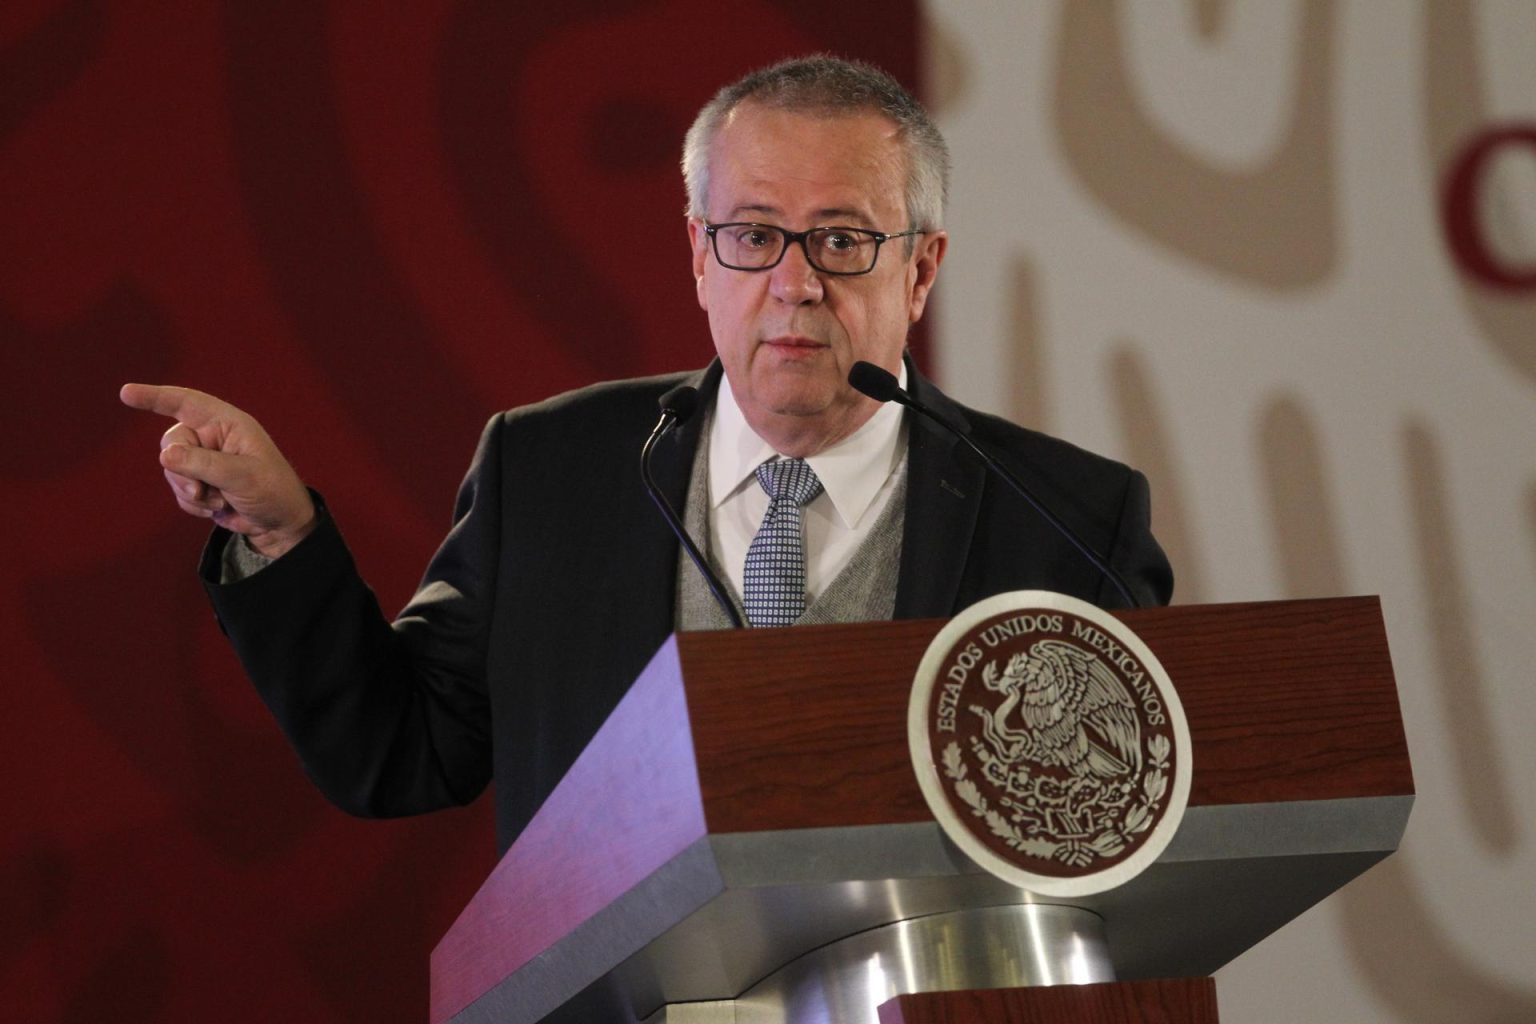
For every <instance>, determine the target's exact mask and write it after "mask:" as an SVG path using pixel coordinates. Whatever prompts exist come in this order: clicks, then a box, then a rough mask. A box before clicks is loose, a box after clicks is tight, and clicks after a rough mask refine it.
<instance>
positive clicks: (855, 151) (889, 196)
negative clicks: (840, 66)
mask: <svg viewBox="0 0 1536 1024" xmlns="http://www.w3.org/2000/svg"><path fill="white" fill-rule="evenodd" d="M899 133H900V130H899V128H898V127H897V126H896V124H895V123H894V122H893V121H891V120H890V119H889V118H888V117H886V116H885V115H883V114H881V113H880V112H879V111H877V110H873V109H855V110H835V111H824V110H799V109H794V110H785V109H780V108H776V107H770V106H767V105H764V104H759V103H752V102H750V101H748V102H744V103H742V104H739V105H738V106H737V107H736V108H735V109H734V110H732V111H731V113H730V115H729V116H728V117H727V119H726V121H725V123H724V124H723V125H722V127H721V130H720V131H719V133H718V134H717V135H716V137H715V140H714V145H713V146H712V147H711V150H710V152H709V155H708V159H709V162H710V179H711V186H712V187H711V192H715V191H716V189H717V188H718V189H719V190H720V192H719V193H717V194H715V195H713V196H711V198H712V199H713V200H715V201H716V202H711V204H710V205H711V206H712V207H714V208H715V216H717V217H718V216H721V215H722V214H724V213H725V212H727V211H726V210H722V209H720V206H719V205H717V203H718V204H728V207H727V209H728V211H729V213H730V215H731V216H732V218H733V219H734V218H735V217H737V216H739V215H744V214H761V215H762V218H761V219H771V218H772V217H773V216H775V215H779V216H811V217H813V218H814V219H816V220H817V222H819V223H825V222H826V221H825V218H827V217H835V218H838V219H843V220H847V219H850V218H853V219H858V220H874V219H879V218H881V217H882V216H888V215H889V214H888V211H884V210H880V209H876V207H880V206H885V205H891V204H895V205H899V206H902V205H904V202H905V200H904V179H905V167H904V164H905V161H904V160H902V159H896V160H893V159H892V157H893V155H904V151H903V150H902V149H901V148H900V142H899V139H898V136H899ZM807 203H814V204H816V205H814V206H813V207H810V208H807V206H806V204H807ZM789 205H793V206H794V207H795V209H794V210H789V209H787V208H786V207H787V206H789ZM743 219H754V218H752V217H744V218H743Z"/></svg>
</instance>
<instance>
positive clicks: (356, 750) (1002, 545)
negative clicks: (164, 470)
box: [202, 362, 1173, 850]
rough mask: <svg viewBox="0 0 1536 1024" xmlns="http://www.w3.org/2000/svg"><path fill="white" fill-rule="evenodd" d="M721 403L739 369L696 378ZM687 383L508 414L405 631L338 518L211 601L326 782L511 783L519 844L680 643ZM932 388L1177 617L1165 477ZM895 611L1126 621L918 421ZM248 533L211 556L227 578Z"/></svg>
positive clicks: (450, 789) (486, 444)
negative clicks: (1025, 600) (668, 644)
mask: <svg viewBox="0 0 1536 1024" xmlns="http://www.w3.org/2000/svg"><path fill="white" fill-rule="evenodd" d="M693 376H694V381H695V383H697V385H698V386H699V387H700V391H701V398H702V399H703V400H704V401H706V402H707V401H712V400H713V398H714V394H715V391H716V390H717V388H718V387H719V382H720V376H721V374H720V368H719V364H718V362H717V363H716V364H714V365H712V366H711V367H710V368H709V369H707V370H705V371H702V372H701V373H699V374H695V375H693ZM685 378H686V375H670V376H665V377H653V378H647V379H643V380H631V381H622V382H618V383H611V384H599V385H595V386H593V387H589V388H585V389H583V390H580V391H576V392H572V393H570V394H567V395H562V396H559V397H557V398H553V399H550V400H548V401H546V402H541V403H539V404H537V405H532V406H527V407H524V408H521V409H515V410H512V411H510V412H505V413H502V414H500V415H498V416H496V417H494V418H493V419H492V420H491V422H490V424H489V425H488V426H487V427H486V430H485V433H484V435H483V436H482V438H481V441H480V446H479V449H478V450H477V451H476V453H475V457H474V461H473V463H472V464H471V466H470V469H469V473H468V476H467V477H466V479H465V481H464V485H463V487H462V489H461V490H460V493H459V498H458V504H457V508H456V511H455V516H454V525H453V528H452V530H451V531H450V532H449V534H448V537H447V539H446V540H445V541H444V542H443V545H442V547H441V548H440V549H439V551H438V552H437V554H436V556H435V557H434V558H433V560H432V562H431V564H430V565H429V566H428V568H427V572H426V574H425V576H424V578H423V580H422V584H421V588H420V589H419V591H418V592H417V594H416V596H415V597H414V598H413V599H412V601H411V603H410V604H409V605H408V606H407V607H406V609H405V610H404V611H403V612H402V613H401V614H400V616H399V618H397V619H396V620H395V622H394V623H393V624H391V623H390V622H389V621H388V620H387V619H386V618H385V617H384V615H383V614H381V612H380V610H379V607H378V604H377V602H376V601H375V599H374V597H373V594H372V592H371V591H370V590H368V588H367V587H366V585H365V584H364V583H363V581H362V579H361V577H360V576H359V575H358V573H357V570H356V568H355V567H354V565H353V562H352V558H351V555H350V554H349V553H348V551H347V549H346V546H345V545H344V544H343V542H342V540H341V535H340V533H339V532H338V531H337V528H336V525H335V523H334V522H333V521H332V520H331V519H330V517H329V515H328V514H322V523H321V525H320V526H319V527H318V528H317V529H316V530H315V532H314V533H312V534H311V535H310V536H309V537H308V538H306V539H305V540H304V541H303V543H301V544H300V545H298V546H297V547H295V548H294V549H293V550H292V551H290V552H289V553H288V554H287V555H285V556H284V557H282V558H281V559H279V560H277V561H276V562H275V563H273V564H272V565H271V566H269V567H268V568H266V569H264V570H263V571H261V572H260V573H257V574H255V575H254V576H251V577H249V578H247V579H245V580H242V581H239V582H236V583H232V584H228V585H222V586H221V585H217V584H215V583H212V582H210V583H209V585H208V589H209V592H210V595H211V597H212V599H213V603H214V606H215V609H216V611H217V613H218V616H219V619H220V622H221V624H222V625H223V627H224V629H225V631H226V632H227V633H228V634H229V636H230V638H231V640H232V641H233V643H234V646H235V649H236V651H237V653H238V654H239V657H240V659H241V661H242V662H243V663H244V665H245V667H246V670H247V672H248V673H249V674H250V676H251V678H252V679H253V680H254V682H255V683H256V686H257V688H258V689H259V690H260V692H261V695H262V697H263V699H264V700H265V701H266V703H267V705H268V706H269V707H270V708H271V710H272V712H273V714H274V715H275V716H276V718H277V720H278V722H279V723H280V725H281V726H282V728H283V730H284V732H285V733H286V734H287V736H288V738H289V740H290V742H292V744H293V745H294V747H295V749H296V750H297V751H298V752H299V755H300V757H301V759H302V760H303V762H304V765H305V768H306V770H307V771H308V772H309V774H310V776H311V778H313V779H314V781H315V782H316V784H317V785H319V787H320V788H321V790H322V791H323V792H324V793H325V794H326V795H327V796H328V797H329V798H330V799H331V800H332V801H334V802H335V803H336V804H338V805H339V806H341V807H342V808H344V809H346V810H348V811H350V812H352V813H355V814H361V815H367V816H393V815H401V814H414V813H420V812H423V811H430V810H435V809H437V808H440V807H445V806H450V805H456V804H463V803H467V802H469V801H470V800H473V799H474V798H475V797H476V796H477V795H478V794H479V793H480V792H481V790H482V789H484V787H485V785H486V783H487V782H489V781H490V780H491V778H492V777H493V776H494V778H495V779H496V780H497V783H498V785H497V786H496V822H497V844H498V848H499V849H500V850H505V849H506V847H508V846H509V845H511V842H512V840H513V839H514V838H515V837H516V835H517V833H518V832H519V831H521V829H522V828H523V826H524V825H525V824H526V823H527V822H528V819H529V818H531V817H532V816H533V813H534V812H535V811H536V810H537V809H538V807H539V805H540V804H541V803H542V802H543V801H544V799H545V797H547V796H548V795H549V793H550V791H551V790H553V788H554V787H555V784H556V783H557V782H558V781H559V780H560V778H561V776H562V775H563V774H564V773H565V770H566V769H567V768H568V767H569V766H570V764H571V763H572V762H573V761H574V760H575V758H576V756H577V754H579V753H580V752H581V750H582V748H583V747H584V746H585V744H586V743H587V741H588V740H589V739H590V738H591V736H592V734H593V733H594V732H596V730H597V728H598V726H599V725H601V724H602V722H603V720H604V719H605V718H606V717H607V715H608V713H609V712H610V711H611V710H612V709H613V707H614V705H615V704H616V703H617V702H618V700H619V698H620V697H621V696H622V695H623V694H624V692H625V689H626V688H627V687H628V685H629V683H630V682H631V680H633V679H634V678H635V677H636V676H637V675H638V674H639V672H640V670H641V669H642V668H643V667H644V666H645V664H646V662H647V661H648V660H649V659H650V657H651V655H652V654H653V653H654V652H655V651H656V649H657V648H658V647H659V646H660V645H661V643H662V642H663V641H664V640H665V639H666V638H667V636H668V635H669V634H670V633H671V632H672V624H673V606H674V601H675V597H676V594H675V591H676V574H677V557H678V544H677V541H676V539H675V538H674V537H673V536H672V535H671V533H670V532H669V531H668V530H667V528H666V525H665V524H664V523H663V521H662V519H661V517H660V516H659V515H658V514H657V512H656V509H655V508H654V507H653V506H652V504H651V500H650V497H649V496H648V495H647V493H646V491H645V489H644V487H643V485H642V483H641V479H640V470H639V454H638V453H639V451H640V447H641V444H642V443H643V441H644V440H645V437H646V435H647V434H648V433H649V431H650V429H651V427H652V426H653V425H654V424H655V421H656V418H657V406H656V402H657V399H658V398H659V397H660V396H661V395H662V394H663V393H664V392H666V391H667V390H668V389H669V388H670V387H672V386H673V385H674V384H676V383H678V382H679V381H681V380H683V379H685ZM909 379H910V381H911V389H912V391H913V393H914V395H915V396H916V397H917V398H918V399H919V400H920V401H922V402H924V403H925V404H927V405H929V406H930V407H931V408H934V409H935V410H937V411H939V412H941V413H942V414H944V415H945V416H947V417H949V418H951V420H952V421H953V422H956V423H957V424H963V425H964V426H965V428H966V429H967V430H969V431H970V433H971V434H972V435H973V437H974V438H975V440H977V441H978V442H979V443H980V444H981V445H982V446H983V447H984V448H987V449H988V450H989V451H993V452H996V453H998V454H999V456H1000V457H1001V458H1002V459H1004V460H1005V461H1006V462H1008V464H1009V465H1010V468H1012V469H1014V471H1015V472H1017V473H1018V474H1019V475H1020V476H1021V477H1023V478H1024V480H1025V482H1026V483H1027V484H1028V485H1029V486H1030V487H1031V488H1032V489H1033V490H1034V492H1035V493H1036V494H1037V495H1038V496H1039V497H1040V498H1041V499H1042V500H1043V501H1044V502H1045V503H1046V504H1047V505H1048V506H1049V507H1051V508H1053V509H1054V510H1055V511H1056V512H1057V514H1058V515H1059V516H1060V517H1061V518H1062V519H1063V520H1064V521H1065V522H1066V523H1067V524H1068V525H1070V526H1071V527H1072V528H1073V529H1074V530H1075V531H1076V532H1077V533H1078V535H1079V536H1080V537H1082V538H1083V539H1084V540H1085V541H1086V542H1087V543H1088V544H1089V545H1090V546H1092V547H1094V548H1095V549H1096V550H1097V551H1099V552H1101V553H1103V554H1105V555H1106V556H1107V557H1108V558H1109V560H1110V562H1111V564H1113V565H1114V566H1115V567H1116V568H1117V569H1118V570H1119V571H1120V572H1121V574H1122V575H1123V576H1124V577H1125V578H1126V580H1127V581H1128V582H1129V584H1130V586H1131V588H1132V589H1133V590H1134V591H1135V592H1136V594H1137V597H1138V600H1139V601H1141V602H1142V603H1143V604H1155V603H1166V602H1167V600H1168V598H1169V595H1170V593H1171V591H1172V586H1173V580H1172V573H1171V571H1170V569H1169V567H1168V562H1167V559H1166V558H1165V557H1164V555H1163V552H1162V550H1161V549H1160V548H1159V547H1158V545H1157V542H1156V541H1155V540H1154V539H1153V538H1152V534H1151V532H1150V528H1149V513H1148V495H1147V483H1146V479H1145V478H1144V477H1143V476H1142V475H1141V474H1140V473H1137V472H1136V471H1134V470H1132V469H1129V468H1127V467H1125V466H1123V465H1120V464H1119V463H1116V462H1112V461H1110V460H1108V459H1103V458H1100V457H1099V456H1096V455H1092V454H1090V453H1088V452H1085V451H1082V450H1081V449H1078V448H1075V447H1073V446H1071V445H1069V444H1067V443H1065V442H1063V441H1059V440H1056V439H1054V438H1050V437H1047V436H1045V435H1043V434H1039V433H1036V432H1034V431H1030V430H1025V429H1023V428H1020V427H1017V426H1014V425H1013V424H1010V423H1008V422H1006V421H1004V420H1001V419H998V418H996V417H993V416H987V415H983V414H980V413H977V412H974V411H971V410H967V409H965V408H963V407H962V406H959V405H958V404H956V403H954V402H952V401H950V400H949V399H948V398H946V397H945V396H944V395H943V394H941V393H940V392H939V391H938V389H937V388H935V387H934V386H933V385H932V384H931V383H929V382H928V381H926V380H925V379H923V378H922V377H921V376H920V375H919V374H917V373H916V372H911V373H909ZM703 419H704V417H702V416H700V417H695V418H694V420H693V421H692V422H690V423H687V424H684V425H683V426H682V427H681V428H679V429H677V430H675V431H674V432H673V433H672V434H671V435H670V436H669V437H667V438H665V439H664V440H663V441H662V442H661V443H660V444H659V445H658V446H657V451H656V455H655V472H656V476H657V479H658V480H659V481H660V482H661V485H662V487H663V488H664V489H665V490H666V491H667V492H668V493H669V495H670V497H671V499H672V500H673V502H674V505H676V506H681V504H682V503H683V500H684V497H685V491H686V489H687V485H688V476H689V471H690V469H691V467H692V463H693V456H694V451H695V449H696V446H697V443H698V440H699V430H700V425H701V423H702V421H703ZM907 472H908V475H907V498H906V502H907V504H906V511H905V516H906V518H905V526H904V537H903V544H902V558H901V566H900V572H899V577H898V585H897V592H896V606H895V607H896V616H897V617H898V618H925V617H941V616H949V615H952V614H954V613H955V612H956V611H958V610H960V609H961V608H964V607H966V606H967V605H970V604H972V603H974V602H975V601H978V600H980V599H981V598H983V597H987V596H990V595H992V594H996V593H1000V592H1002V591H1006V590H1018V589H1036V588H1038V589H1047V590H1056V591H1060V592H1062V593H1067V594H1072V595H1074V596H1077V597H1081V598H1084V599H1086V600H1088V601H1091V602H1094V603H1097V604H1100V605H1103V606H1105V607H1113V606H1114V605H1116V604H1118V603H1119V598H1118V595H1117V594H1116V592H1115V591H1114V589H1113V587H1112V585H1111V584H1109V583H1108V582H1107V581H1106V580H1104V579H1103V578H1102V577H1101V576H1100V574H1099V573H1098V572H1097V571H1096V570H1095V569H1094V568H1093V567H1092V566H1091V565H1089V564H1088V563H1087V562H1086V561H1085V560H1084V559H1083V557H1082V556H1081V555H1080V554H1079V553H1078V552H1077V551H1076V550H1074V549H1073V548H1072V547H1071V546H1070V545H1069V544H1068V542H1066V541H1065V540H1063V539H1062V538H1061V537H1060V536H1059V535H1058V534H1057V533H1056V531H1055V530H1053V529H1052V528H1051V527H1050V526H1049V525H1047V524H1046V523H1045V522H1043V521H1042V519H1041V517H1040V516H1039V515H1038V514H1037V513H1036V512H1034V511H1033V510H1032V509H1031V508H1029V507H1028V506H1027V505H1026V504H1025V503H1024V502H1023V500H1022V499H1020V498H1018V497H1017V496H1015V495H1014V494H1013V493H1012V492H1011V491H1009V490H1008V489H1007V488H1006V487H1005V486H1003V485H1001V484H1000V483H998V482H997V481H994V480H992V479H989V478H988V476H987V473H986V469H985V467H984V466H983V465H982V464H981V462H980V460H978V459H977V458H976V457H975V456H974V455H973V454H972V453H971V452H969V450H967V449H966V448H964V446H962V445H961V444H960V443H959V442H957V441H955V440H954V439H953V438H951V437H948V436H946V435H944V434H943V433H942V432H941V431H940V430H939V429H938V428H937V427H935V426H933V425H932V424H929V423H927V422H926V421H924V420H921V419H917V418H911V427H910V433H909V447H908V471H907ZM227 539H228V535H227V534H215V537H214V540H213V541H212V542H211V543H210V545H209V550H208V552H207V553H206V554H205V557H204V564H203V568H202V571H203V575H204V579H205V580H209V581H212V580H217V579H218V571H219V556H220V552H221V551H222V547H223V543H224V541H226V540H227Z"/></svg>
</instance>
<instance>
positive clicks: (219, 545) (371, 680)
mask: <svg viewBox="0 0 1536 1024" xmlns="http://www.w3.org/2000/svg"><path fill="white" fill-rule="evenodd" d="M498 419H499V417H498ZM496 427H497V420H492V422H491V424H490V426H488V427H487V429H486V431H485V433H484V434H483V435H482V437H481V441H480V445H479V447H478V449H477V450H476V453H475V459H474V462H473V463H472V464H471V467H470V470H469V474H468V476H467V477H466V479H465V481H464V484H463V486H462V487H461V489H460V492H459V496H458V502H457V505H456V508H455V514H454V525H453V529H452V530H451V531H450V533H449V534H448V537H447V539H446V540H445V541H444V542H443V544H442V546H441V548H440V549H439V550H438V552H437V554H436V556H435V557H434V558H433V560H432V562H431V564H430V565H429V566H428V568H427V572H426V574H425V576H424V578H423V580H422V585H421V587H420V588H419V589H418V591H417V593H416V596H415V597H414V598H413V599H412V601H411V603H410V604H409V605H408V606H407V607H406V609H405V610H404V611H403V612H402V613H401V614H400V616H399V617H398V618H397V619H396V620H395V622H394V623H393V624H391V623H390V622H389V621H388V620H387V619H386V618H385V616H384V614H383V613H382V612H381V610H380V608H379V605H378V601H377V599H376V598H375V597H374V594H373V592H372V591H371V590H370V589H369V588H368V587H367V585H366V584H365V583H364V582H363V580H362V578H361V576H360V575H359V574H358V571H357V567H356V565H355V564H354V563H353V560H352V556H351V554H350V552H349V551H348V550H347V548H346V545H345V543H344V542H343V541H342V537H341V533H340V531H339V530H338V529H337V527H336V523H335V521H334V520H333V519H332V518H331V516H330V514H329V513H328V512H327V511H326V510H325V509H324V506H323V504H322V506H321V521H320V524H319V525H318V526H317V528H316V529H315V531H314V532H313V533H311V534H310V536H309V537H307V538H305V540H304V541H303V542H302V543H300V544H299V545H298V546H297V547H295V548H294V549H293V550H292V551H290V552H288V553H287V554H286V555H284V556H283V557H282V558H279V559H278V560H276V561H275V562H273V563H272V564H271V565H270V566H268V567H267V568H266V569H264V570H262V571H261V572H259V573H256V574H255V575H253V576H250V577H247V578H246V579H243V580H240V581H238V582H234V583H230V584H225V585H220V584H218V583H217V582H216V581H217V579H218V573H219V559H220V555H221V552H222V550H223V545H224V544H225V543H226V542H227V541H228V540H229V539H230V536H231V535H229V534H228V533H226V532H224V531H217V532H216V533H215V536H214V538H213V539H212V540H211V541H210V543H209V546H208V550H207V551H206V552H205V554H204V557H203V565H202V574H203V579H204V585H205V587H206V588H207V590H208V593H209V596H210V598H211V599H212V602H213V605H214V610H215V613H216V614H217V616H218V618H219V623H220V626H221V628H223V629H224V631H225V632H226V633H227V634H228V635H229V637H230V640H231V642H232V643H233V645H234V648H235V652H236V654H237V655H238V657H239V658H240V661H241V663H242V664H243V665H244V667H245V670H246V672H247V674H248V675H249V676H250V677H251V680H252V681H253V682H254V683H255V685H256V688H257V691H258V692H259V693H260V695H261V697H262V700H263V701H265V703H266V704H267V707H268V708H269V709H270V710H271V711H272V714H273V715H274V716H275V717H276V719H277V721H278V723H279V725H280V726H281V727H282V729H283V732H284V733H285V734H286V735H287V737H288V740H289V742H290V743H291V744H292V745H293V747H294V748H295V750H297V751H298V753H299V756H300V759H301V760H302V762H303V764H304V767H305V770H306V772H307V773H308V774H309V776H310V778H311V779H313V781H314V782H315V784H316V785H317V786H318V787H319V788H320V790H321V791H322V792H323V793H324V794H325V795H326V796H327V798H329V799H330V800H331V801H332V802H334V803H335V804H337V805H338V806H339V807H341V808H342V809H344V810H346V811H348V812H350V813H353V814H358V815H363V816H368V817H392V816H396V815H404V814H417V813H421V812H424V811H431V810H436V809H438V808H442V807H448V806H455V805H460V804H465V803H468V802H469V801H471V800H473V799H474V798H475V797H476V796H477V795H478V794H479V793H480V792H481V791H482V790H483V789H484V788H485V785H486V783H487V782H488V781H489V780H490V776H491V740H490V735H489V731H490V714H489V710H488V704H489V700H488V695H487V689H486V680H485V656H486V646H487V637H488V633H489V629H490V624H489V616H490V609H491V605H492V594H493V592H494V578H493V577H494V574H495V566H496V564H497V547H498V544H499V542H500V524H499V522H498V512H497V510H498V504H499V494H500V487H501V481H500V469H499V467H500V459H499V458H498V454H497V452H498V447H499V440H498V439H499V437H500V432H499V431H498V430H497V429H496Z"/></svg>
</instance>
